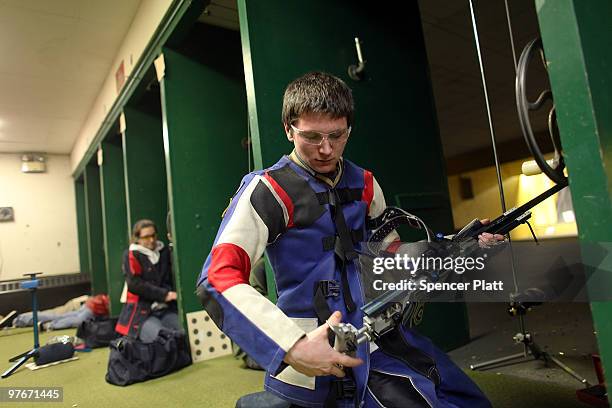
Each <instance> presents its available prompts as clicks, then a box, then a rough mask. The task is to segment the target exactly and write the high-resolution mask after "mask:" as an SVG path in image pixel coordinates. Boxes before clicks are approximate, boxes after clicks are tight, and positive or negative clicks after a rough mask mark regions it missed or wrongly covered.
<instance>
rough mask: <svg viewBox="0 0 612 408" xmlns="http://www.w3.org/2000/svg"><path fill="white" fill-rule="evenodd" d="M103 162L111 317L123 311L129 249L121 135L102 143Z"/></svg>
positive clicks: (101, 183) (101, 179)
mask: <svg viewBox="0 0 612 408" xmlns="http://www.w3.org/2000/svg"><path fill="white" fill-rule="evenodd" d="M102 152H103V153H102V155H103V162H102V165H101V166H100V185H101V186H102V212H103V218H104V248H105V255H106V280H107V282H108V296H109V299H110V312H111V315H118V314H119V312H120V311H121V302H120V301H119V300H120V298H121V291H122V289H123V283H124V282H125V278H124V276H123V273H122V271H121V260H122V254H123V251H125V249H126V248H127V246H128V240H129V239H128V237H129V229H128V228H127V207H126V199H125V180H124V174H123V147H122V143H121V138H120V137H118V135H112V137H107V140H105V141H104V142H102Z"/></svg>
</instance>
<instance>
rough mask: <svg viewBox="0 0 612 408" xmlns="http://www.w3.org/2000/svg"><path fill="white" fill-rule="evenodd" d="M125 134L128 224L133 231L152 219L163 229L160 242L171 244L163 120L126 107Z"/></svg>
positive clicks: (124, 153) (160, 229)
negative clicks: (142, 222) (139, 223)
mask: <svg viewBox="0 0 612 408" xmlns="http://www.w3.org/2000/svg"><path fill="white" fill-rule="evenodd" d="M124 114H125V126H126V128H125V131H124V132H123V161H124V168H125V196H126V197H127V221H126V222H127V225H128V231H130V234H131V231H132V226H133V225H134V223H135V222H136V221H138V220H140V219H143V218H146V219H150V220H152V221H153V222H155V224H156V225H157V227H158V229H159V234H158V235H159V239H160V240H162V241H165V242H167V238H166V233H167V231H166V214H167V213H168V191H167V188H166V164H165V162H164V144H163V138H162V121H161V117H159V116H156V115H153V114H150V113H145V112H143V111H141V110H139V109H136V108H132V107H129V106H128V107H126V108H125V109H124Z"/></svg>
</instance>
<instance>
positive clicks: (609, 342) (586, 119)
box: [536, 0, 612, 384]
mask: <svg viewBox="0 0 612 408" xmlns="http://www.w3.org/2000/svg"><path fill="white" fill-rule="evenodd" d="M536 9H537V13H538V20H539V22H540V32H541V34H542V41H543V44H544V50H545V53H546V60H547V63H548V71H549V74H550V81H551V84H552V90H553V94H554V97H555V106H556V109H557V118H558V123H559V130H560V134H561V142H562V144H563V151H564V156H565V161H566V163H567V168H568V174H569V181H570V187H571V190H572V200H573V204H574V212H575V214H576V222H577V224H578V238H579V240H580V242H581V244H582V249H583V251H582V255H583V259H584V262H585V263H586V264H587V265H594V266H596V265H600V266H601V269H600V270H604V271H605V270H607V271H610V270H612V256H611V255H610V243H611V242H612V115H610V111H612V69H611V68H610V67H612V54H611V53H610V50H611V49H612V24H611V23H610V20H611V19H612V2H610V1H609V0H589V1H582V0H555V1H550V0H549V1H544V0H536ZM601 243H604V245H606V246H607V249H608V255H607V257H606V258H605V259H604V260H603V261H601V260H600V259H599V258H595V256H594V255H593V253H594V252H595V251H591V249H593V248H594V245H596V244H601ZM588 289H589V293H590V295H591V297H592V298H594V299H596V300H597V299H598V300H602V299H604V298H602V295H601V294H605V295H607V297H609V294H610V293H611V292H612V276H611V274H610V273H600V274H596V275H595V276H593V277H592V278H591V279H590V281H589V288H588ZM591 311H592V313H593V321H594V324H595V330H596V332H597V341H598V343H599V352H600V354H601V357H602V359H603V363H604V367H605V371H606V375H607V380H608V384H610V377H611V376H612V318H611V317H610V316H612V302H600V301H598V302H592V303H591Z"/></svg>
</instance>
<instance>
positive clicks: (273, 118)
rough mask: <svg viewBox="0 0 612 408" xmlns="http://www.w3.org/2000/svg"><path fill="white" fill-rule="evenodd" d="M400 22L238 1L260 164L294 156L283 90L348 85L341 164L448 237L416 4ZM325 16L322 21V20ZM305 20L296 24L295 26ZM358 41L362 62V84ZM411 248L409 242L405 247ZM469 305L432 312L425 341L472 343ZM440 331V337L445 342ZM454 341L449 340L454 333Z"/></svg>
mask: <svg viewBox="0 0 612 408" xmlns="http://www.w3.org/2000/svg"><path fill="white" fill-rule="evenodd" d="M405 7H408V9H407V10H405V11H402V13H389V12H388V10H384V11H382V9H380V10H381V11H379V9H377V8H376V7H372V4H371V2H367V1H352V2H328V1H323V0H317V1H310V2H288V1H282V0H268V1H266V2H256V1H246V0H238V10H239V16H240V28H241V36H242V47H243V56H244V69H245V78H246V86H247V96H248V108H249V118H250V127H251V129H252V135H253V146H254V156H255V164H256V166H257V167H262V166H263V167H266V166H269V165H271V164H273V163H274V162H275V161H276V160H278V158H279V157H280V156H281V155H282V154H287V153H289V152H290V151H291V148H292V146H291V145H290V144H289V143H288V142H287V140H286V137H285V135H284V132H283V129H282V126H281V123H280V115H281V107H282V96H283V92H284V88H285V86H286V85H287V83H288V82H289V81H291V80H293V79H294V78H296V77H298V76H300V75H302V74H304V73H306V72H308V71H313V70H320V71H326V72H329V73H332V74H334V75H336V76H339V77H340V78H342V79H343V80H344V81H345V82H346V83H347V84H348V85H349V86H350V87H351V88H352V89H353V94H354V97H355V105H356V110H355V113H356V118H355V123H354V125H353V133H352V134H351V139H350V141H349V145H348V147H347V149H346V152H345V156H346V157H347V158H349V159H351V160H353V161H354V162H356V163H357V164H359V165H360V166H363V167H365V168H367V169H369V170H371V171H372V172H373V173H374V175H375V176H376V178H377V180H378V181H379V183H380V184H381V186H382V187H383V189H384V191H385V195H386V199H387V203H388V204H389V205H401V206H402V207H403V208H405V209H406V210H409V211H411V212H415V213H416V214H417V215H420V216H422V217H423V218H424V219H425V220H426V222H428V223H430V226H431V227H432V228H433V229H435V230H436V231H443V232H451V231H452V229H453V222H452V213H451V209H450V201H449V198H448V187H447V182H446V170H445V166H444V160H443V156H442V148H441V142H440V138H439V132H438V125H437V118H436V115H435V109H434V101H433V96H432V89H431V83H430V79H429V72H428V62H427V56H426V52H425V43H424V39H423V33H422V29H421V21H420V17H419V15H420V14H419V10H418V4H417V2H406V4H405ZM322 10H324V14H325V15H324V21H323V20H322ZM298 16H299V17H298ZM355 37H359V39H360V41H361V44H362V52H363V57H364V59H365V60H366V67H365V77H364V78H363V80H362V81H354V80H352V79H350V78H349V76H348V74H347V70H348V67H349V65H352V64H356V63H357V52H356V48H355ZM414 238H418V239H422V238H423V237H422V236H419V237H416V236H412V235H408V234H404V235H403V239H404V240H406V241H409V240H412V239H414ZM466 316H467V315H466V311H465V307H464V306H463V305H457V304H454V305H440V304H430V305H428V306H427V308H426V312H425V321H429V324H427V323H424V326H422V328H423V331H424V332H425V333H426V334H428V335H431V336H432V338H433V340H434V341H435V342H436V343H437V344H438V345H439V346H440V347H443V348H446V349H449V348H452V347H456V346H459V345H461V344H464V343H466V342H467V341H468V339H469V332H468V323H467V317H466ZM436 327H444V333H440V334H439V332H440V331H439V330H437V329H436ZM449 331H450V332H452V333H453V335H452V336H449V335H448V332H449Z"/></svg>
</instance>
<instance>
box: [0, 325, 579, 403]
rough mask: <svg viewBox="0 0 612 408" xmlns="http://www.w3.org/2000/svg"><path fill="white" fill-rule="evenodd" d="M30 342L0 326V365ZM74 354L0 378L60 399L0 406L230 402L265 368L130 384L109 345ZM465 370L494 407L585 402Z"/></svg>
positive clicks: (214, 367) (228, 366)
mask: <svg viewBox="0 0 612 408" xmlns="http://www.w3.org/2000/svg"><path fill="white" fill-rule="evenodd" d="M61 334H70V335H72V334H74V330H62V331H57V332H52V333H43V334H42V335H41V344H44V343H45V342H46V341H47V340H48V339H49V338H51V337H52V336H55V335H61ZM31 344H32V334H31V330H24V329H18V330H4V331H0V370H2V371H4V370H5V369H6V368H8V367H9V366H10V364H9V363H8V359H9V358H10V357H12V356H14V355H17V354H19V353H21V352H23V351H25V350H27V349H28V347H31ZM77 356H78V357H79V359H78V360H76V361H71V362H68V363H64V364H60V365H57V366H53V367H48V368H44V369H40V370H36V371H30V370H28V369H27V368H23V367H22V368H20V369H19V370H18V371H17V372H15V373H14V374H13V375H12V376H10V377H8V378H6V379H3V380H0V387H53V386H61V387H63V388H64V401H63V403H45V404H43V405H41V403H31V404H28V403H10V404H9V403H7V404H4V405H3V407H10V406H14V407H16V408H22V407H27V406H33V407H41V406H51V407H59V406H62V407H96V408H105V407H111V408H124V407H125V408H130V407H139V408H140V407H151V408H154V407H206V408H208V407H233V406H234V404H235V402H236V400H237V399H238V398H239V397H240V396H241V395H244V394H248V393H251V392H256V391H260V390H262V389H263V385H262V384H263V373H262V372H260V371H253V370H247V369H243V368H241V364H242V363H241V362H240V361H237V360H235V359H234V358H233V357H231V356H230V357H222V358H217V359H214V360H209V361H205V362H201V363H198V364H193V365H191V366H189V367H187V368H185V369H183V370H181V371H179V372H177V373H173V374H171V375H168V376H166V377H163V378H159V379H155V380H151V381H147V382H145V383H138V384H133V385H130V386H128V387H117V386H113V385H110V384H107V383H106V382H105V381H104V375H105V374H106V364H107V359H108V349H96V350H93V351H92V352H90V353H77ZM468 374H469V375H470V376H471V377H472V378H473V379H474V380H475V381H476V382H477V383H478V384H479V386H480V387H481V388H482V390H483V391H484V392H485V393H486V394H487V395H488V396H489V398H490V399H491V401H492V402H493V406H494V407H496V408H510V407H529V408H531V407H533V408H547V407H551V408H552V407H554V408H570V407H586V405H583V404H581V403H579V402H578V401H577V400H576V396H575V390H574V389H573V388H566V387H561V386H555V385H551V384H548V383H543V382H542V383H541V382H533V381H527V380H524V379H519V378H516V377H512V376H507V375H496V374H495V373H493V372H476V373H474V372H470V373H468ZM466 408H469V407H466Z"/></svg>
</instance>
